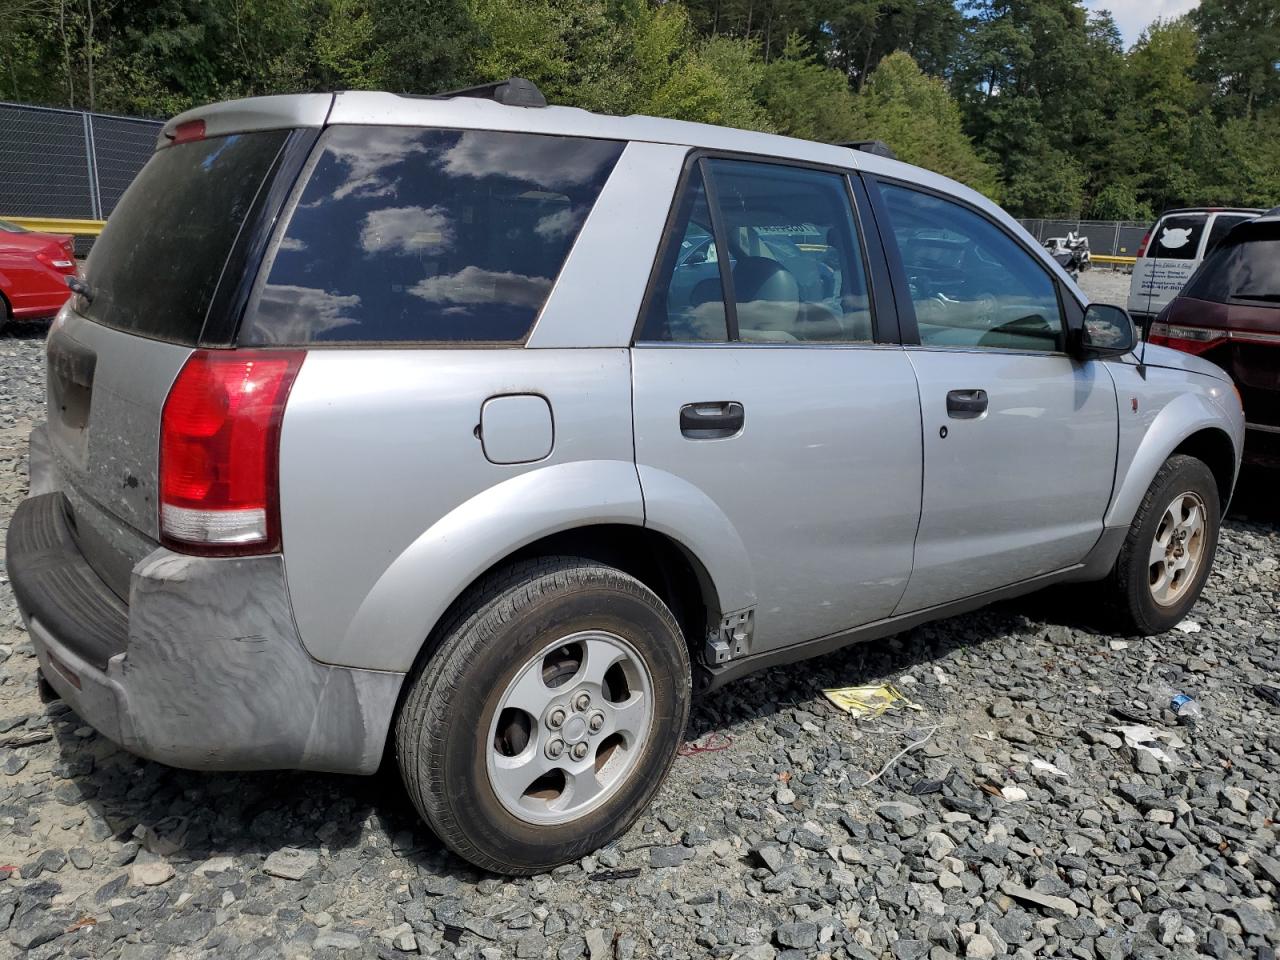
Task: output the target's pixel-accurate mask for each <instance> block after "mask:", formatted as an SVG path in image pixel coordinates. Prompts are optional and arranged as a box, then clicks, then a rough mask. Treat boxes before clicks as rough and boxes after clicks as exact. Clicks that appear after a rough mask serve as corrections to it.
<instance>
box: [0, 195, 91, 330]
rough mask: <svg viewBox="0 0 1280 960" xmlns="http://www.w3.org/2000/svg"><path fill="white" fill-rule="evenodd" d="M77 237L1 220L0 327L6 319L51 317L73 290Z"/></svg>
mask: <svg viewBox="0 0 1280 960" xmlns="http://www.w3.org/2000/svg"><path fill="white" fill-rule="evenodd" d="M76 269H77V267H76V253H75V237H66V236H53V235H51V234H48V233H34V232H33V231H31V230H25V229H23V228H22V227H19V226H17V225H16V224H12V223H8V222H7V221H4V220H0V327H3V326H4V324H5V321H7V320H35V319H39V318H41V317H51V316H53V315H54V314H55V313H57V312H58V309H59V308H60V307H61V306H62V304H63V303H64V302H65V301H66V299H67V297H68V296H69V295H70V293H71V291H70V290H68V289H67V277H69V276H72V275H73V274H75V272H76Z"/></svg>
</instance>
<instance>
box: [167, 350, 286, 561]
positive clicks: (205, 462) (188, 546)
mask: <svg viewBox="0 0 1280 960" xmlns="http://www.w3.org/2000/svg"><path fill="white" fill-rule="evenodd" d="M305 356H306V354H305V353H303V352H300V351H283V350H197V351H196V352H195V353H194V354H192V355H191V357H190V358H189V359H188V360H187V362H186V364H185V365H184V366H183V368H182V371H181V372H180V373H179V374H178V379H177V380H175V381H174V384H173V387H172V388H171V389H170V390H169V396H168V398H167V399H166V400H165V403H164V412H163V414H162V415H161V418H160V534H161V539H163V540H164V541H165V542H166V543H167V544H168V545H170V546H173V547H176V548H178V549H180V550H185V551H187V552H197V553H214V554H231V553H271V552H274V551H276V550H279V549H280V504H279V496H278V482H279V460H280V456H279V455H280V424H281V422H282V421H283V419H284V407H285V402H286V401H287V400H288V398H289V390H290V388H291V387H292V386H293V381H294V378H295V377H296V376H297V374H298V370H299V368H300V367H301V366H302V360H303V358H304V357H305Z"/></svg>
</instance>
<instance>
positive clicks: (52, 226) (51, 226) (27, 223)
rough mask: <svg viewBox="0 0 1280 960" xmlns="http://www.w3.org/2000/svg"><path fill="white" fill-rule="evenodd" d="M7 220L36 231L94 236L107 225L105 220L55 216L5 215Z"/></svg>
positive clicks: (1, 218)
mask: <svg viewBox="0 0 1280 960" xmlns="http://www.w3.org/2000/svg"><path fill="white" fill-rule="evenodd" d="M0 220H7V221H8V222H9V223H15V224H17V225H18V226H20V227H26V228H27V229H28V230H35V231H37V232H38V233H69V234H71V235H72V236H76V237H96V236H98V235H99V234H100V233H102V228H103V227H105V226H106V225H107V221H105V220H59V219H57V218H55V217H5V216H0Z"/></svg>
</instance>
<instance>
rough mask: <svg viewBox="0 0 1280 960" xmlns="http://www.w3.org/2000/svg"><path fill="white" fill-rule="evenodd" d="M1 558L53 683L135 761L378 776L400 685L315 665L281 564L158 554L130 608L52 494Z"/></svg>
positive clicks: (40, 499)
mask: <svg viewBox="0 0 1280 960" xmlns="http://www.w3.org/2000/svg"><path fill="white" fill-rule="evenodd" d="M5 559H6V564H7V567H8V574H9V578H10V581H11V582H12V584H13V590H14V594H15V596H16V597H17V599H18V608H19V610H20V611H21V613H22V616H23V619H24V620H25V621H26V623H27V628H28V633H29V635H30V637H31V642H32V644H33V645H34V647H35V650H36V655H37V657H38V658H39V662H40V667H41V669H42V670H43V672H44V675H45V678H46V679H47V680H48V681H49V683H50V684H51V685H52V686H53V688H54V689H55V690H56V691H57V692H58V693H59V695H61V696H62V697H63V698H64V699H65V700H66V701H67V702H68V703H69V704H70V705H71V706H72V708H73V709H75V711H76V712H77V713H78V714H79V715H80V716H81V717H82V718H83V719H84V720H85V721H86V722H88V723H89V724H90V725H91V726H93V727H94V728H95V729H97V730H98V731H99V732H101V733H102V734H103V735H104V736H106V737H108V738H109V739H111V740H113V741H115V742H116V743H118V744H120V746H122V747H124V748H125V749H126V750H129V751H130V752H132V753H136V754H138V755H140V756H143V757H147V758H149V759H152V760H157V761H159V762H161V763H167V764H170V765H172V766H176V767H185V768H188V769H194V770H266V769H300V770H322V771H330V772H336V773H372V772H374V771H375V770H376V769H377V768H378V764H379V763H380V761H381V759H382V753H383V748H384V745H385V742H386V736H387V729H388V727H389V725H390V722H391V716H392V713H393V712H394V709H395V703H396V698H397V696H398V694H399V690H400V684H401V682H402V681H403V679H404V675H403V674H400V673H389V672H381V671H374V670H357V669H352V668H347V667H334V666H330V665H328V664H322V663H318V662H316V661H315V660H312V659H311V657H310V656H309V655H308V654H307V653H306V651H305V650H304V649H303V647H302V644H301V641H300V640H299V639H298V635H297V630H296V628H295V627H294V624H293V616H292V611H291V609H290V605H289V598H288V592H287V590H286V587H285V577H284V563H283V560H282V559H281V558H280V557H278V556H270V557H248V558H204V557H189V556H185V555H182V554H177V553H173V552H171V551H169V550H166V549H163V548H162V549H157V550H156V551H154V552H153V553H152V554H150V555H149V556H148V557H146V558H145V559H144V560H142V561H141V562H139V563H138V564H137V566H135V567H134V569H133V573H132V576H131V580H130V588H129V602H128V603H127V604H124V603H122V602H121V601H120V600H119V598H117V597H116V596H115V595H114V594H113V593H111V591H110V590H109V589H108V588H107V587H106V586H105V585H104V584H103V583H102V581H101V580H100V579H99V578H98V577H97V574H95V573H94V572H93V570H92V569H91V568H89V566H88V564H87V563H86V562H85V560H84V557H83V555H82V554H81V552H80V549H79V547H78V546H77V544H76V540H75V536H74V531H73V529H72V526H71V523H70V521H69V520H68V516H67V510H66V507H65V500H64V498H63V495H62V494H61V493H56V492H54V493H47V494H44V495H42V496H34V497H31V498H29V499H28V500H26V501H24V502H23V503H22V504H20V505H19V507H18V509H17V511H16V512H15V513H14V516H13V520H12V522H11V523H10V526H9V534H8V538H7V541H6V557H5Z"/></svg>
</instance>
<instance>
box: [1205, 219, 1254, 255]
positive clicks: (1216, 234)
mask: <svg viewBox="0 0 1280 960" xmlns="http://www.w3.org/2000/svg"><path fill="white" fill-rule="evenodd" d="M1252 219H1253V217H1250V216H1235V215H1233V214H1226V213H1220V214H1218V215H1217V216H1216V217H1214V218H1213V226H1211V227H1210V228H1209V242H1208V243H1207V244H1205V248H1204V252H1205V253H1206V254H1207V253H1208V252H1209V251H1210V250H1213V249H1214V248H1215V247H1217V246H1218V244H1220V243H1221V242H1222V241H1223V240H1225V239H1226V237H1227V234H1228V233H1230V232H1231V230H1232V228H1234V227H1236V226H1238V225H1240V224H1242V223H1244V222H1245V221H1247V220H1252Z"/></svg>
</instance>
